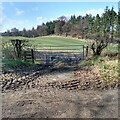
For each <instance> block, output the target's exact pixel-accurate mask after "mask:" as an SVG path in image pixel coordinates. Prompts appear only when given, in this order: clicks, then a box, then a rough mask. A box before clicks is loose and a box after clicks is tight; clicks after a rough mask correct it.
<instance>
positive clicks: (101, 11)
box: [57, 8, 104, 19]
mask: <svg viewBox="0 0 120 120" xmlns="http://www.w3.org/2000/svg"><path fill="white" fill-rule="evenodd" d="M103 13H104V9H102V8H98V9H89V10H85V11H80V12H76V13H70V14H64V16H66V17H67V18H68V19H69V18H70V16H71V15H76V16H79V15H81V16H85V15H86V14H91V15H92V16H96V15H97V14H99V15H102V14H103ZM60 16H63V15H59V16H58V17H60ZM58 17H57V18H58Z"/></svg>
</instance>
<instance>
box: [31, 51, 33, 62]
mask: <svg viewBox="0 0 120 120" xmlns="http://www.w3.org/2000/svg"><path fill="white" fill-rule="evenodd" d="M31 57H32V63H34V52H33V49H31Z"/></svg>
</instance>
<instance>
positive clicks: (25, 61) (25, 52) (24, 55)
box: [24, 51, 26, 62]
mask: <svg viewBox="0 0 120 120" xmlns="http://www.w3.org/2000/svg"><path fill="white" fill-rule="evenodd" d="M24 61H25V62H26V51H24Z"/></svg>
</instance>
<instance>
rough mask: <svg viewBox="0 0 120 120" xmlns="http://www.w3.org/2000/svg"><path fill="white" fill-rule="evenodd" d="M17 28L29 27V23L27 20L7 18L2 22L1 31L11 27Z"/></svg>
mask: <svg viewBox="0 0 120 120" xmlns="http://www.w3.org/2000/svg"><path fill="white" fill-rule="evenodd" d="M14 27H16V28H18V29H19V30H23V28H26V29H31V28H32V26H31V23H30V21H29V20H27V19H26V20H16V19H9V18H7V20H6V22H5V23H4V24H3V26H2V29H1V32H5V31H7V30H10V29H12V28H14Z"/></svg>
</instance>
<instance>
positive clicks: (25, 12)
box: [0, 2, 118, 32]
mask: <svg viewBox="0 0 120 120" xmlns="http://www.w3.org/2000/svg"><path fill="white" fill-rule="evenodd" d="M106 6H108V7H109V8H112V7H114V10H115V11H116V12H117V11H118V3H117V2H2V3H0V32H5V31H7V30H10V29H12V28H14V27H16V28H18V29H19V30H23V28H26V29H27V30H28V29H32V27H34V28H36V27H37V25H41V24H42V23H43V22H44V23H46V22H47V21H53V20H57V18H58V17H60V16H63V15H64V16H66V17H68V18H69V17H70V16H71V15H74V14H75V15H76V16H78V15H82V16H84V15H85V14H92V15H93V16H95V15H96V14H100V15H101V14H102V13H103V12H104V9H105V8H106Z"/></svg>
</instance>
